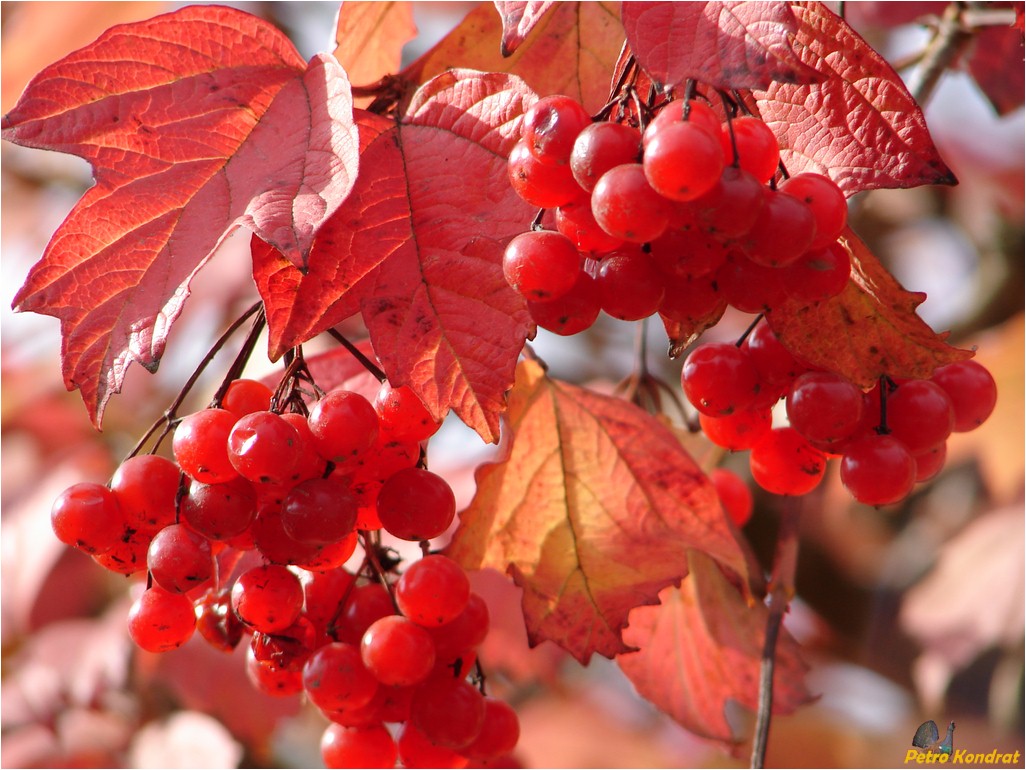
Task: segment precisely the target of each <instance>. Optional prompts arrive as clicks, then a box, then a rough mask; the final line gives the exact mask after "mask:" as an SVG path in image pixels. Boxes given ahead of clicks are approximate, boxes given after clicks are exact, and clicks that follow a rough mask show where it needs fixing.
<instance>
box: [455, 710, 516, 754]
mask: <svg viewBox="0 0 1026 770" xmlns="http://www.w3.org/2000/svg"><path fill="white" fill-rule="evenodd" d="M484 707H485V715H484V722H483V723H482V725H481V732H479V733H478V735H477V737H476V738H475V739H474V740H473V741H471V743H470V745H468V746H465V747H464V748H462V749H460V752H461V753H462V754H464V755H466V756H468V757H473V758H474V759H476V760H478V761H479V762H487V761H489V760H495V759H498V758H499V757H502V756H504V755H506V754H509V753H510V752H512V751H513V749H515V748H516V747H517V741H518V740H520V720H519V719H518V718H517V712H515V711H514V710H513V707H512V706H510V705H509V704H508V703H506V702H505V701H501V700H499V699H498V698H490V697H485V699H484Z"/></svg>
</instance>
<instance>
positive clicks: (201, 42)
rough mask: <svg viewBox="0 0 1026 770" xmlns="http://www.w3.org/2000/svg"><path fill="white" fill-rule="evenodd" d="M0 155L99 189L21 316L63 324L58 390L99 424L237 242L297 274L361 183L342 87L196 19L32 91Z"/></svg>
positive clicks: (162, 20) (73, 57)
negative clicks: (224, 245) (23, 157)
mask: <svg viewBox="0 0 1026 770" xmlns="http://www.w3.org/2000/svg"><path fill="white" fill-rule="evenodd" d="M3 138H5V139H7V140H9V141H12V142H15V143H17V144H22V145H25V146H28V147H36V148H42V149H49V150H57V151H60V152H67V153H71V154H74V155H78V156H80V157H82V158H85V159H86V160H87V161H89V163H90V164H91V165H92V167H93V171H94V175H95V177H96V184H95V186H94V187H92V188H91V189H90V190H88V191H87V192H86V193H85V195H84V196H83V197H82V199H81V200H80V201H79V202H78V204H77V205H76V206H75V208H74V209H73V210H72V212H71V213H70V214H69V215H68V217H67V219H66V220H65V221H64V222H63V223H62V224H61V226H60V227H59V228H58V230H57V232H56V233H55V234H54V236H53V238H52V239H51V240H50V243H49V244H48V245H47V247H46V251H45V253H44V254H43V258H42V259H41V261H40V262H39V263H37V264H36V265H35V266H34V267H33V268H32V270H31V272H30V273H29V276H28V278H27V280H26V282H25V285H24V286H23V287H22V288H21V289H20V290H19V291H18V293H17V295H16V296H15V299H14V306H15V308H16V309H17V310H21V311H24V310H32V311H36V312H39V313H44V314H47V315H52V316H55V317H57V318H59V319H60V321H61V333H62V349H61V354H62V366H63V372H64V380H65V384H66V385H67V387H68V388H69V389H72V388H79V389H80V390H81V393H82V397H83V399H84V401H85V403H86V407H87V409H88V411H89V414H90V416H91V418H92V419H93V422H94V423H95V424H97V425H99V423H100V420H101V418H102V414H103V409H104V406H105V405H106V403H107V401H108V400H109V399H110V397H111V396H112V395H113V394H114V393H116V392H118V391H119V390H120V389H121V385H122V383H123V381H124V377H125V370H126V369H127V367H128V366H129V365H130V364H131V362H133V361H137V362H139V363H140V364H142V365H143V366H144V367H146V368H147V369H149V370H151V371H153V370H155V369H156V368H157V365H158V363H159V361H160V357H161V355H162V353H163V350H164V345H165V342H166V339H167V334H168V331H169V328H170V326H171V324H172V323H174V321H175V320H176V319H177V317H178V315H179V314H180V312H181V309H182V304H183V302H184V301H185V298H186V297H187V296H188V293H189V288H188V287H189V282H190V280H191V279H192V277H193V276H194V275H195V273H196V271H197V270H199V269H200V268H201V267H202V266H203V264H204V263H205V262H206V260H207V259H208V258H209V257H210V255H211V254H212V253H213V251H214V250H215V249H216V248H217V246H218V245H219V244H220V243H221V241H222V240H223V239H224V238H225V237H226V236H227V235H228V234H229V233H230V232H231V231H232V230H233V229H234V228H235V227H237V226H239V225H244V226H246V227H248V228H250V229H252V230H253V231H254V232H256V233H257V234H259V235H260V237H261V238H263V239H265V240H267V241H268V242H270V243H273V244H274V245H275V246H276V247H277V248H278V249H279V250H280V251H281V252H282V253H284V254H285V255H287V258H288V259H289V260H290V261H292V262H294V263H295V264H303V263H304V262H305V260H306V256H307V253H308V250H309V247H310V244H311V242H312V239H313V235H314V233H315V232H316V230H317V228H318V227H320V225H321V224H322V223H323V222H324V220H325V219H326V218H327V217H328V216H329V215H330V214H331V213H332V212H333V211H334V210H335V209H336V208H337V207H338V205H339V204H340V203H341V202H342V200H344V199H345V197H346V195H347V194H348V192H349V188H350V186H351V185H352V182H353V180H354V179H355V177H356V172H357V164H358V155H357V152H356V141H357V134H356V127H355V126H354V125H353V122H352V101H351V97H350V88H349V81H348V80H347V78H346V75H345V72H344V71H343V70H342V68H341V67H340V66H339V65H338V63H337V62H336V61H335V60H334V59H333V58H331V57H330V56H317V57H315V58H314V59H312V60H311V62H310V63H309V65H306V64H305V63H304V62H303V60H302V58H300V56H299V54H298V53H297V52H296V50H295V48H294V47H293V46H292V44H291V43H290V42H289V40H288V39H287V38H286V37H285V36H284V35H283V34H282V33H281V32H280V31H279V30H277V29H276V28H274V27H273V26H271V25H270V24H267V23H266V22H264V21H261V20H260V19H257V18H255V17H253V16H251V15H249V14H246V13H243V12H241V11H236V10H233V9H230V8H224V7H217V6H208V7H202V6H190V7H186V8H182V9H181V10H179V11H175V12H173V13H169V14H165V15H162V16H158V17H155V18H153V19H150V20H148V21H144V22H138V23H132V24H126V25H121V26H117V27H113V28H111V29H110V30H108V31H107V32H105V33H104V34H103V35H101V36H100V37H99V38H98V39H97V40H96V41H95V42H93V43H92V44H90V45H88V46H86V47H85V48H82V49H80V50H79V51H76V52H74V53H72V54H70V55H68V56H66V57H65V58H64V59H61V60H60V61H58V62H57V63H55V64H52V65H50V66H49V67H47V68H46V69H44V70H43V71H42V72H40V73H39V75H37V76H36V77H35V78H34V79H33V80H32V82H31V83H30V84H29V86H28V88H27V89H26V91H25V93H24V94H23V95H22V97H21V99H20V100H19V101H18V103H17V105H15V107H14V108H13V109H12V110H11V112H10V113H8V114H7V115H6V116H4V119H3Z"/></svg>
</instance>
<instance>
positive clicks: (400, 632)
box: [360, 615, 435, 686]
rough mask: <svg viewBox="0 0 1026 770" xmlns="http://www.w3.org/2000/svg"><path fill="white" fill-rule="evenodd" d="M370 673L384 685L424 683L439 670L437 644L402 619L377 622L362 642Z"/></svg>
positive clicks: (391, 618)
mask: <svg viewBox="0 0 1026 770" xmlns="http://www.w3.org/2000/svg"><path fill="white" fill-rule="evenodd" d="M360 655H361V657H362V659H363V663H364V665H365V666H367V669H368V670H369V671H370V672H371V673H372V674H374V676H375V677H377V680H378V681H379V682H380V683H381V684H385V685H392V686H406V685H411V684H417V683H418V682H421V681H422V680H424V679H425V678H427V675H428V674H430V673H431V671H432V669H433V668H434V666H435V643H434V641H433V640H432V638H431V635H430V634H429V633H428V632H427V630H426V629H424V628H422V627H421V626H418V625H417V624H416V623H414V622H412V621H411V620H409V619H407V618H404V617H402V616H401V615H388V616H387V617H383V618H379V619H378V620H375V621H374V622H373V623H372V624H371V625H370V628H368V629H367V630H366V631H365V632H364V634H363V639H362V640H361V642H360Z"/></svg>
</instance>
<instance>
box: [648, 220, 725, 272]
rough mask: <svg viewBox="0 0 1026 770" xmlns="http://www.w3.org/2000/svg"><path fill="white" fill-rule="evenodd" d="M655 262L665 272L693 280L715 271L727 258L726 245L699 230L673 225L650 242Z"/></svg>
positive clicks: (652, 257)
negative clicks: (679, 227) (683, 228)
mask: <svg viewBox="0 0 1026 770" xmlns="http://www.w3.org/2000/svg"><path fill="white" fill-rule="evenodd" d="M649 249H650V257H651V260H652V264H653V265H655V266H656V268H657V269H658V270H659V272H661V273H662V274H663V275H666V276H669V277H671V278H676V279H683V280H691V279H693V278H700V277H702V276H707V275H711V274H713V273H715V272H716V270H718V269H719V268H720V266H721V265H723V263H724V262H726V260H727V252H728V249H727V247H726V246H725V245H724V244H723V243H721V242H720V241H718V240H717V239H716V238H714V237H713V236H711V235H709V234H707V233H704V232H702V231H700V230H680V229H677V228H671V229H669V230H667V231H666V232H665V233H663V234H662V235H661V236H660V237H658V238H656V239H655V240H654V241H652V243H650V244H649Z"/></svg>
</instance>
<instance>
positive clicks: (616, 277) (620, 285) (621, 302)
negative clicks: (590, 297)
mask: <svg viewBox="0 0 1026 770" xmlns="http://www.w3.org/2000/svg"><path fill="white" fill-rule="evenodd" d="M595 282H596V284H597V285H598V291H599V297H600V299H601V301H602V309H603V310H605V311H606V313H608V314H609V315H611V316H612V317H613V318H619V319H620V320H621V321H640V320H641V319H642V318H648V317H649V316H650V315H652V314H653V313H655V312H656V311H657V310H658V309H659V305H660V303H661V302H662V301H663V294H664V291H665V289H664V283H665V281H664V279H663V277H662V275H661V274H660V273H659V271H658V270H657V269H656V267H655V265H654V264H653V263H652V259H651V258H650V257H649V255H648V254H646V253H645V252H643V251H642V250H641V249H639V248H637V247H634V248H633V249H625V250H622V251H616V252H613V253H612V254H610V255H608V256H607V257H605V258H604V259H603V260H602V262H601V265H600V267H599V272H598V276H596V279H595Z"/></svg>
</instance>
